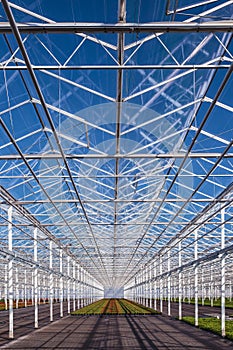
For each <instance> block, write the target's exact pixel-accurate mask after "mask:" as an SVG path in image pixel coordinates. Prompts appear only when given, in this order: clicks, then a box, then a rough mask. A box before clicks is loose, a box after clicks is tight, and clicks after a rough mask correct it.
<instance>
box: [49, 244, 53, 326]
mask: <svg viewBox="0 0 233 350" xmlns="http://www.w3.org/2000/svg"><path fill="white" fill-rule="evenodd" d="M49 268H50V273H49V311H50V312H49V313H50V322H52V321H53V272H52V270H53V241H52V240H50V242H49Z"/></svg>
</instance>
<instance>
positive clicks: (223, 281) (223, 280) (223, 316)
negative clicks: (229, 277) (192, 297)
mask: <svg viewBox="0 0 233 350" xmlns="http://www.w3.org/2000/svg"><path fill="white" fill-rule="evenodd" d="M224 221H225V210H224V209H222V210H221V222H222V223H224ZM224 248H225V224H222V226H221V249H224ZM225 265H226V258H225V255H224V254H222V256H221V329H222V337H225V336H226V328H225V321H226V314H225V297H226V276H225V270H226V266H225Z"/></svg>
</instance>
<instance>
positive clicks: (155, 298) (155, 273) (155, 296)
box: [154, 262, 157, 310]
mask: <svg viewBox="0 0 233 350" xmlns="http://www.w3.org/2000/svg"><path fill="white" fill-rule="evenodd" d="M156 269H157V265H156V262H154V277H155V281H154V309H155V310H157V279H156V277H157V271H156Z"/></svg>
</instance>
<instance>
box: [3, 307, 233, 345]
mask: <svg viewBox="0 0 233 350" xmlns="http://www.w3.org/2000/svg"><path fill="white" fill-rule="evenodd" d="M22 311H23V310H22V309H21V310H17V312H16V313H15V318H16V319H15V321H16V327H15V335H16V337H17V338H18V339H15V340H11V341H9V340H8V339H7V328H6V324H5V325H4V326H3V325H2V326H3V327H1V328H0V344H1V345H2V346H1V347H0V348H1V349H21V350H26V349H82V350H94V349H95V350H101V349H102V350H103V349H106V350H116V349H117V350H139V349H140V350H141V349H143V350H149V349H159V350H161V349H170V350H180V349H193V350H194V349H195V350H201V349H203V350H224V349H233V342H230V341H227V340H224V339H222V338H221V337H219V336H217V335H213V334H211V333H208V332H205V331H203V330H200V329H198V328H195V327H192V326H190V325H188V324H186V323H184V322H181V321H178V320H176V319H175V318H174V317H173V318H171V317H167V316H165V315H164V316H161V315H159V316H157V315H151V316H130V315H128V316H115V315H111V316H108V315H104V316H65V317H64V318H62V319H59V312H58V311H59V305H56V306H55V313H56V316H55V319H57V321H55V322H52V323H49V320H48V311H49V309H48V305H41V306H40V313H39V315H40V325H41V326H43V325H44V324H47V325H46V326H43V327H41V328H40V329H38V330H34V329H33V308H27V310H24V317H22V316H23V313H22ZM64 314H65V315H67V313H66V312H65V313H64ZM1 316H3V317H1V320H4V315H3V314H2V313H1ZM6 316H7V314H6Z"/></svg>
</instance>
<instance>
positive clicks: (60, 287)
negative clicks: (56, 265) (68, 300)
mask: <svg viewBox="0 0 233 350" xmlns="http://www.w3.org/2000/svg"><path fill="white" fill-rule="evenodd" d="M59 253H60V256H59V261H60V274H61V275H60V280H59V299H60V317H63V277H62V273H63V269H62V249H61V248H60V251H59Z"/></svg>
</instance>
